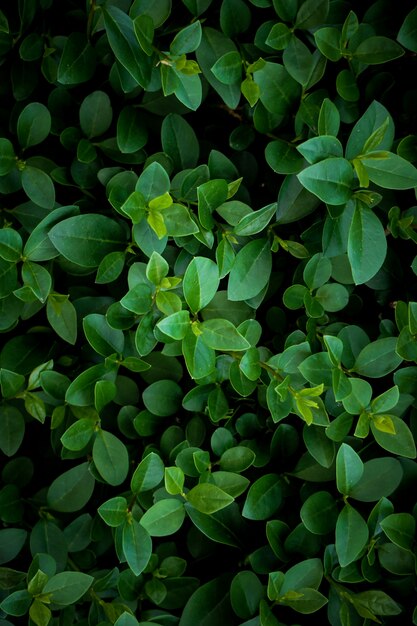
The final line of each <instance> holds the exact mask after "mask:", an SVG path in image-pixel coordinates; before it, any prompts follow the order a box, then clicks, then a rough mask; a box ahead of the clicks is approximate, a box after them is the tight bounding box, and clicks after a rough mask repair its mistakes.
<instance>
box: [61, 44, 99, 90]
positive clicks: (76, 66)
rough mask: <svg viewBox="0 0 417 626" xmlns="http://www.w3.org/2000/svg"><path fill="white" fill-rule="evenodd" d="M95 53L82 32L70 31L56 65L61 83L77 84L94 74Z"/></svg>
mask: <svg viewBox="0 0 417 626" xmlns="http://www.w3.org/2000/svg"><path fill="white" fill-rule="evenodd" d="M95 69H96V54H95V50H94V48H93V47H92V46H91V45H90V43H89V42H88V40H87V38H86V36H85V35H84V34H83V33H79V32H72V33H70V35H69V37H68V38H67V40H66V42H65V46H64V50H63V51H62V56H61V59H60V61H59V65H58V74H57V79H58V82H59V83H61V85H79V84H80V83H85V82H87V81H88V80H90V79H91V78H92V77H93V76H94V72H95Z"/></svg>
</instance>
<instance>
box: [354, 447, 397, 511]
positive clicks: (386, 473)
mask: <svg viewBox="0 0 417 626" xmlns="http://www.w3.org/2000/svg"><path fill="white" fill-rule="evenodd" d="M402 476H403V470H402V466H401V463H400V462H399V461H398V460H397V459H394V458H392V457H379V458H375V459H370V460H369V461H366V462H365V463H364V467H363V474H362V478H361V479H360V480H359V481H358V482H357V483H356V484H355V485H354V486H353V488H352V489H351V492H350V494H349V495H350V497H351V498H354V499H355V500H359V501H360V502H376V501H378V500H379V499H380V498H383V497H388V496H390V495H391V494H392V493H393V492H394V491H395V489H396V488H397V487H398V485H399V484H400V482H401V480H402Z"/></svg>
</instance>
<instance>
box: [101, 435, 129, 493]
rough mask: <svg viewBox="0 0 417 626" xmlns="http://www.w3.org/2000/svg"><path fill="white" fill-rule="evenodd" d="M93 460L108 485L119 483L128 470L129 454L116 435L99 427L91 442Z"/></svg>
mask: <svg viewBox="0 0 417 626" xmlns="http://www.w3.org/2000/svg"><path fill="white" fill-rule="evenodd" d="M93 461H94V465H95V466H96V468H97V471H98V472H99V474H100V476H101V477H102V478H103V479H104V480H105V482H106V483H108V484H109V485H113V486H116V485H121V484H122V482H123V481H124V480H125V478H126V476H127V473H128V471H129V456H128V453H127V450H126V447H125V446H124V445H123V443H122V442H121V441H120V439H119V438H118V437H116V436H115V435H113V433H110V432H108V431H106V430H102V429H100V430H99V431H98V432H97V434H96V438H95V440H94V444H93Z"/></svg>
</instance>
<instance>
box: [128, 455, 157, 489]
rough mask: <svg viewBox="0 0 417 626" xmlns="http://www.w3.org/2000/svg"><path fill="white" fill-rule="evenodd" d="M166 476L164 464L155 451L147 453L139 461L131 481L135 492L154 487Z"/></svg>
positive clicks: (131, 486)
mask: <svg viewBox="0 0 417 626" xmlns="http://www.w3.org/2000/svg"><path fill="white" fill-rule="evenodd" d="M163 478H164V464H163V462H162V460H161V457H160V456H158V455H157V454H156V453H155V452H150V453H149V454H147V455H146V456H145V457H144V458H143V459H142V461H141V462H140V463H139V465H138V466H137V468H136V469H135V471H134V472H133V476H132V478H131V481H130V488H131V490H132V492H133V493H135V494H137V493H141V492H142V491H148V490H149V489H154V488H155V487H157V486H158V485H159V483H160V482H161V481H162V479H163Z"/></svg>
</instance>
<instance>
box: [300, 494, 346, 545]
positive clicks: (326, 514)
mask: <svg viewBox="0 0 417 626" xmlns="http://www.w3.org/2000/svg"><path fill="white" fill-rule="evenodd" d="M337 516H338V509H337V504H336V501H335V499H334V498H333V496H332V495H331V494H330V493H329V492H328V491H317V492H316V493H313V494H312V495H311V496H309V497H308V498H307V500H306V501H305V502H304V503H303V505H302V507H301V509H300V517H301V520H302V522H303V524H304V526H305V527H306V528H307V530H309V531H310V532H311V533H314V534H315V535H327V534H328V533H330V532H332V531H333V530H334V528H335V526H336V521H337Z"/></svg>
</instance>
